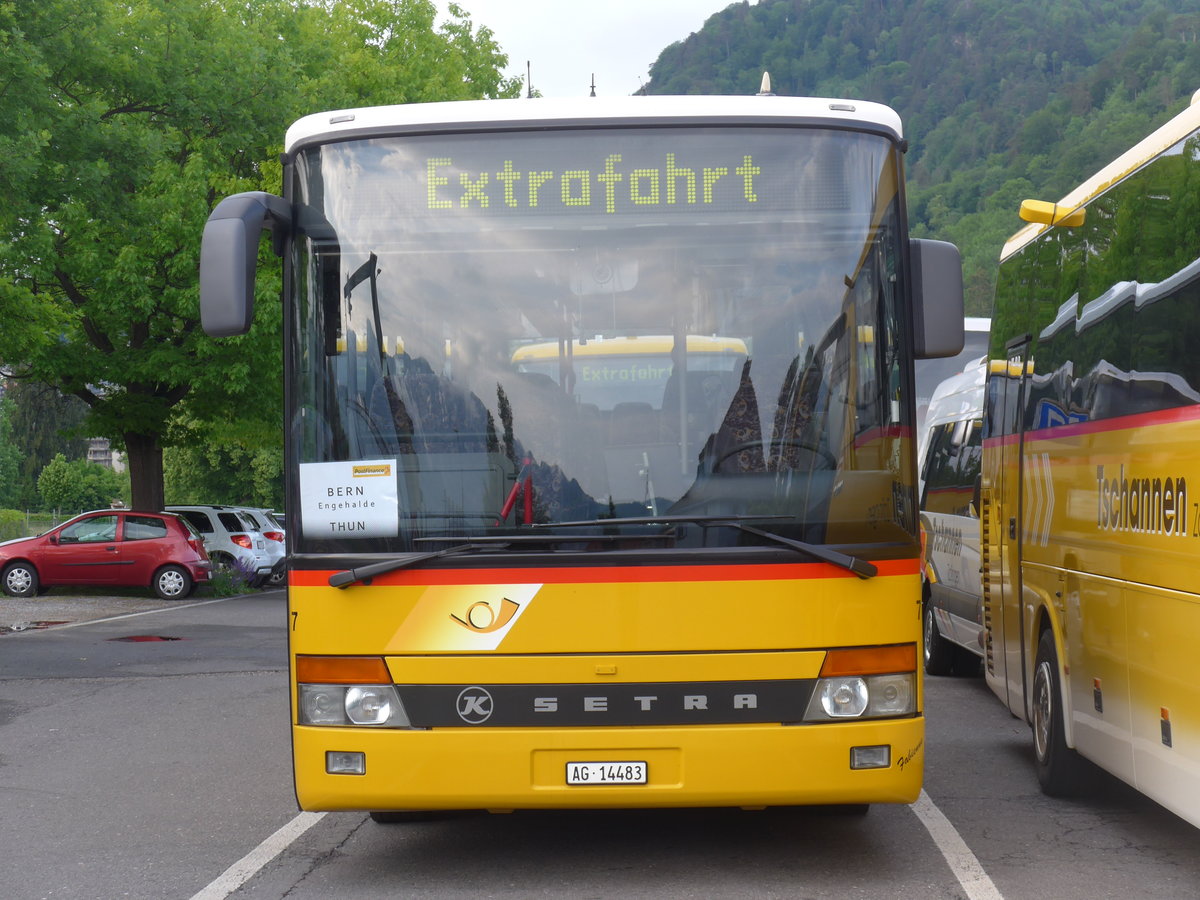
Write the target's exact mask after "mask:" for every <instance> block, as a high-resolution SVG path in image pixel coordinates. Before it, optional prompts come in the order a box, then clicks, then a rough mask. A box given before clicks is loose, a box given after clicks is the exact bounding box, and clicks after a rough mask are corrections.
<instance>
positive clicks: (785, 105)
mask: <svg viewBox="0 0 1200 900" xmlns="http://www.w3.org/2000/svg"><path fill="white" fill-rule="evenodd" d="M720 120H724V121H726V122H730V123H738V124H747V125H749V124H773V123H774V124H810V125H826V126H831V127H837V128H849V129H853V130H862V131H870V132H874V133H879V134H884V135H886V136H888V137H891V138H893V139H895V140H897V141H902V140H903V137H904V134H903V130H902V126H901V124H900V117H899V116H898V115H897V114H896V112H895V111H894V110H893V109H891V108H890V107H888V106H884V105H882V104H880V103H872V102H869V101H866V100H836V99H832V98H820V97H778V96H775V95H773V94H772V95H767V96H708V97H703V96H686V97H670V96H653V97H589V98H585V99H578V98H557V97H556V98H533V99H520V100H458V101H451V102H444V103H409V104H401V105H396V106H373V107H364V108H361V109H341V110H333V111H330V112H322V113H315V114H313V115H309V116H305V117H304V118H302V119H299V120H298V121H296V122H295V123H294V124H293V125H292V126H291V127H290V128H289V129H288V131H287V136H286V137H285V139H284V149H285V152H286V153H289V154H290V153H292V152H293V151H295V150H297V149H299V148H300V147H302V146H304V145H306V144H310V143H323V142H326V141H332V140H343V139H346V138H351V137H369V136H371V135H375V134H380V135H382V134H390V133H395V132H397V131H414V132H419V131H423V130H434V131H446V130H459V129H461V130H465V131H473V130H476V129H487V128H496V127H501V128H503V127H514V128H516V127H520V126H522V125H533V124H539V125H545V124H547V123H550V124H557V123H561V124H562V125H564V126H566V125H605V124H612V125H616V124H621V125H631V124H632V125H637V124H640V123H645V124H661V123H663V122H676V123H678V124H705V123H709V122H713V121H720Z"/></svg>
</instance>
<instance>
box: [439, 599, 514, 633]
mask: <svg viewBox="0 0 1200 900" xmlns="http://www.w3.org/2000/svg"><path fill="white" fill-rule="evenodd" d="M520 608H521V604H519V603H515V602H513V601H512V600H509V599H508V598H507V597H504V598H502V599H501V600H500V610H499V612H497V611H496V610H494V609H492V604H491V603H490V602H488V601H487V600H479V601H478V602H476V603H472V604H471V605H470V606H468V607H467V611H466V612H465V613H464V614H463V615H461V616H457V615H455V614H454V613H451V614H450V618H452V619H453V620H454V621H455V622H457V623H458V624H459V625H461V626H462V627H463V628H467V629H469V630H471V631H474V632H475V633H476V634H491V633H492V632H493V631H499V630H500V629H501V628H503V627H504V626H505V625H507V624H508V623H509V622H511V621H512V619H513V616H515V615H516V614H517V610H518V609H520Z"/></svg>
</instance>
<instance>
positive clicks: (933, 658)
mask: <svg viewBox="0 0 1200 900" xmlns="http://www.w3.org/2000/svg"><path fill="white" fill-rule="evenodd" d="M923 618H924V626H925V628H924V631H925V642H924V643H925V672H926V674H928V675H949V674H950V671H951V669H953V668H954V645H953V644H951V643H950V642H949V641H948V640H946V639H945V638H944V637H942V633H941V632H940V631H938V627H937V622H936V621H935V620H934V617H933V607H932V606H930V604H929V601H928V600H926V601H925V614H924V617H923Z"/></svg>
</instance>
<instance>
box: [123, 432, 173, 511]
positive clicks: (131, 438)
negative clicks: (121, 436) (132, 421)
mask: <svg viewBox="0 0 1200 900" xmlns="http://www.w3.org/2000/svg"><path fill="white" fill-rule="evenodd" d="M125 452H126V453H127V454H128V457H129V483H130V487H131V488H132V506H133V508H134V509H140V510H145V511H147V512H153V511H156V510H160V509H162V508H163V506H164V505H165V500H164V497H163V452H162V445H161V444H159V442H158V437H157V436H156V435H152V434H126V435H125Z"/></svg>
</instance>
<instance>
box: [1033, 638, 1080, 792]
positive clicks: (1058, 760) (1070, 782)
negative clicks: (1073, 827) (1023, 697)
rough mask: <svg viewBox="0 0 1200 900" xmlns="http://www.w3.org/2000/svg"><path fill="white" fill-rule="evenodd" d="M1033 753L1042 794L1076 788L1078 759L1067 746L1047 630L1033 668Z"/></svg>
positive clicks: (1055, 656) (1054, 658) (1055, 655)
mask: <svg viewBox="0 0 1200 900" xmlns="http://www.w3.org/2000/svg"><path fill="white" fill-rule="evenodd" d="M1033 752H1034V757H1035V761H1036V763H1037V776H1038V781H1039V782H1040V783H1041V785H1042V791H1043V792H1044V793H1046V794H1049V795H1050V796H1052V797H1062V796H1067V795H1070V794H1073V793H1075V792H1076V791H1078V790H1079V785H1080V779H1081V769H1080V767H1081V760H1080V758H1079V756H1078V755H1076V753H1075V751H1074V750H1072V749H1071V748H1070V747H1068V746H1067V737H1066V728H1065V725H1064V724H1063V708H1062V682H1061V680H1060V678H1059V675H1058V651H1057V650H1056V649H1055V647H1054V634H1053V632H1051V631H1049V630H1046V631H1043V632H1042V637H1041V639H1040V640H1039V641H1038V649H1037V662H1036V663H1035V664H1034V670H1033Z"/></svg>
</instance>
